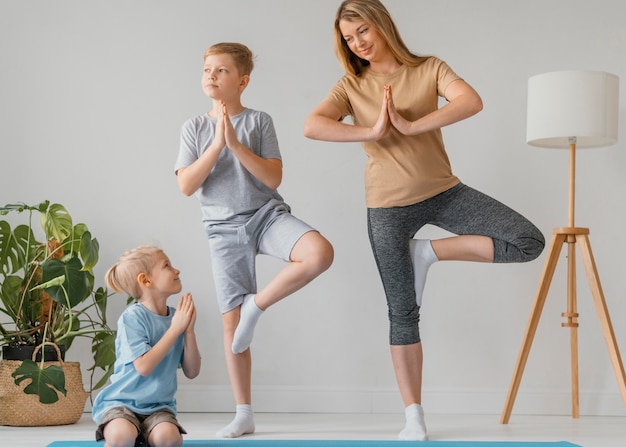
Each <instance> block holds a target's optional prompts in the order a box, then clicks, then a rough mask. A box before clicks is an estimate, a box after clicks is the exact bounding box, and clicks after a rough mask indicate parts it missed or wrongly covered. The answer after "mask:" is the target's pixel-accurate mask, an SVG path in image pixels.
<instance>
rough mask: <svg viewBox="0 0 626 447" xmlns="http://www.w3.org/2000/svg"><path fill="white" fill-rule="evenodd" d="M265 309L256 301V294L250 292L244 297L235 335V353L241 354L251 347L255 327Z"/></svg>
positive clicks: (233, 348)
mask: <svg viewBox="0 0 626 447" xmlns="http://www.w3.org/2000/svg"><path fill="white" fill-rule="evenodd" d="M262 314H263V311H262V310H261V309H260V308H259V306H257V305H256V303H255V302H254V295H252V294H249V295H246V296H245V297H244V298H243V303H242V304H241V311H240V314H239V324H238V325H237V329H235V335H234V337H233V345H232V348H231V349H232V351H233V354H241V353H242V352H244V351H245V350H246V349H248V348H249V347H250V344H251V343H252V337H253V335H254V327H255V326H256V323H257V321H258V320H259V317H260V316H261V315H262Z"/></svg>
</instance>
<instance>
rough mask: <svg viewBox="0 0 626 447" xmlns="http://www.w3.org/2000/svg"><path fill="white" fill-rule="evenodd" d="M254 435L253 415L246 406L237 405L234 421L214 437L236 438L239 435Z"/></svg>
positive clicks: (248, 406)
mask: <svg viewBox="0 0 626 447" xmlns="http://www.w3.org/2000/svg"><path fill="white" fill-rule="evenodd" d="M249 433H254V413H253V412H252V406H251V405H248V404H244V405H237V412H236V414H235V419H233V421H232V422H231V423H230V424H228V425H227V426H226V427H224V428H222V429H221V430H219V431H218V432H217V433H216V435H217V436H218V437H220V438H238V437H239V436H241V435H247V434H249Z"/></svg>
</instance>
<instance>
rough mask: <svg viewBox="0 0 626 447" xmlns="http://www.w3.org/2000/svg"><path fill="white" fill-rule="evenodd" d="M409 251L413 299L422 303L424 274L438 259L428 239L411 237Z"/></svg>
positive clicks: (426, 273) (424, 282) (419, 304)
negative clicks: (411, 265)
mask: <svg viewBox="0 0 626 447" xmlns="http://www.w3.org/2000/svg"><path fill="white" fill-rule="evenodd" d="M409 251H410V252H411V259H412V260H413V276H414V277H415V301H416V302H417V305H418V306H421V305H422V293H424V286H425V285H426V276H427V275H428V269H429V268H430V266H431V265H433V264H434V263H435V262H437V261H438V260H439V259H438V258H437V255H436V254H435V251H434V250H433V246H432V245H431V244H430V241H429V240H428V239H411V240H410V241H409Z"/></svg>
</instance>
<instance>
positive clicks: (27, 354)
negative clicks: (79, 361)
mask: <svg viewBox="0 0 626 447" xmlns="http://www.w3.org/2000/svg"><path fill="white" fill-rule="evenodd" d="M38 347H40V345H36V346H32V345H4V346H2V358H3V359H4V360H31V359H32V358H33V352H34V351H35V349H37V348H38ZM59 350H60V351H61V360H65V346H64V345H61V346H59ZM44 360H45V361H46V362H56V361H58V360H59V358H58V354H57V350H56V348H55V347H54V346H51V345H46V346H45V347H44ZM35 361H36V362H40V361H41V349H39V352H37V356H36V357H35Z"/></svg>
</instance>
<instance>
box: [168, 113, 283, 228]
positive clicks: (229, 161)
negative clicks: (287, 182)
mask: <svg viewBox="0 0 626 447" xmlns="http://www.w3.org/2000/svg"><path fill="white" fill-rule="evenodd" d="M230 120H231V122H232V124H233V127H234V129H235V132H236V133H237V138H238V139H239V141H240V142H241V144H243V145H244V146H246V147H247V148H248V149H250V150H251V151H252V152H254V153H255V154H256V155H258V156H260V157H263V158H277V159H279V160H280V159H281V155H280V150H279V147H278V139H277V138H276V131H275V130H274V123H273V122H272V118H271V117H270V116H269V115H268V114H267V113H265V112H260V111H257V110H252V109H244V110H243V112H241V113H239V114H237V115H235V116H231V117H230ZM216 124H217V118H212V117H210V116H208V114H206V113H205V114H202V115H199V116H196V117H194V118H191V119H189V120H187V121H186V122H185V123H184V124H183V126H182V129H181V134H180V150H179V152H178V158H177V160H176V165H175V171H176V172H178V170H179V169H180V168H184V167H187V166H189V165H190V164H192V163H193V162H194V161H196V160H197V159H198V158H199V157H200V155H202V153H203V152H204V151H205V150H206V148H207V147H209V145H210V144H211V141H212V140H213V138H214V136H215V126H216ZM195 195H196V197H198V199H199V200H200V204H201V205H202V221H203V222H204V223H205V224H217V223H222V222H245V221H247V220H248V218H249V217H250V216H251V215H252V214H254V212H255V211H256V210H258V209H259V208H261V207H262V206H263V205H264V204H265V203H267V202H268V201H269V200H271V199H276V200H279V201H283V198H282V197H281V196H280V194H278V192H277V191H276V190H273V189H270V188H268V187H267V186H265V185H264V184H263V183H261V182H260V181H259V180H258V179H257V178H256V177H254V176H253V175H252V174H250V172H248V170H247V169H246V168H245V167H244V166H243V165H242V164H241V163H240V162H239V160H238V159H237V157H235V155H233V153H232V152H231V151H230V150H229V149H228V148H227V147H226V146H224V148H223V149H222V152H221V153H220V155H219V158H218V159H217V162H216V163H215V166H214V167H213V170H212V171H211V173H210V174H209V176H208V177H207V179H206V180H205V181H204V183H203V184H202V185H201V186H200V188H198V190H197V191H196V193H195Z"/></svg>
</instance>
